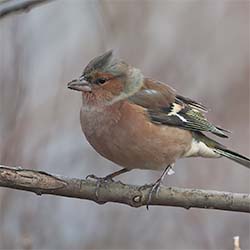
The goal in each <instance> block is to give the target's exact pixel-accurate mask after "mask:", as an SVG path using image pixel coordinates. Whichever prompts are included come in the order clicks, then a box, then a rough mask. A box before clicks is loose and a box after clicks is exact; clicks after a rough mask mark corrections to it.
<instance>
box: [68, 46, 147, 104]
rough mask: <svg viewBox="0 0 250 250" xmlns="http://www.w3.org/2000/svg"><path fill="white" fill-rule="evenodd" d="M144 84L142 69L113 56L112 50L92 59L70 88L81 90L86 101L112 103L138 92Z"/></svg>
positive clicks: (71, 83)
mask: <svg viewBox="0 0 250 250" xmlns="http://www.w3.org/2000/svg"><path fill="white" fill-rule="evenodd" d="M142 85H143V75H142V73H141V72H140V70H138V69H136V68H134V67H132V66H130V65H128V64H126V63H125V62H123V61H120V60H118V59H116V58H114V57H113V52H112V50H110V51H107V52H106V53H104V54H103V55H101V56H98V57H96V58H94V59H92V60H91V61H90V62H89V64H88V65H87V66H86V67H85V69H84V70H83V73H82V74H81V76H80V77H79V78H78V79H75V80H73V81H71V82H69V83H68V88H70V89H73V90H77V91H81V92H82V96H83V100H84V102H85V103H86V102H87V103H88V101H89V102H93V100H95V101H96V102H98V103H99V104H101V105H111V104H113V103H115V102H118V101H121V100H124V99H126V98H128V97H129V96H131V95H133V94H134V93H135V92H137V91H138V90H139V89H140V88H141V87H142Z"/></svg>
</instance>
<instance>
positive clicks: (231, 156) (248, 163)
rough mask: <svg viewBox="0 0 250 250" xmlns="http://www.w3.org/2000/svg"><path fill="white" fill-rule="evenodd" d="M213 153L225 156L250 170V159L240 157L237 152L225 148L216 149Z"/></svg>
mask: <svg viewBox="0 0 250 250" xmlns="http://www.w3.org/2000/svg"><path fill="white" fill-rule="evenodd" d="M213 151H214V152H215V153H217V154H219V155H221V156H225V157H226V158H228V159H230V160H233V161H235V162H237V163H239V164H241V165H243V166H245V167H247V168H250V159H249V158H247V157H245V156H243V155H240V154H238V153H236V152H233V151H232V150H229V149H224V148H215V149H213Z"/></svg>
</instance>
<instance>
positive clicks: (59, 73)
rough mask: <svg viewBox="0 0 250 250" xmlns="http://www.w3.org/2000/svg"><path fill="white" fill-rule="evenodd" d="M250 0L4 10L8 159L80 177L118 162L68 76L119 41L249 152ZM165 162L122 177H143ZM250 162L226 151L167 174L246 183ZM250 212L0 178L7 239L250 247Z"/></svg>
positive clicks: (218, 186) (0, 64)
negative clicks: (92, 132)
mask: <svg viewBox="0 0 250 250" xmlns="http://www.w3.org/2000/svg"><path fill="white" fill-rule="evenodd" d="M249 8H250V2H249V1H198V0H197V1H177V0H176V1H167V0H166V1H163V0H162V1H153V0H152V1H142V0H141V1H132V0H130V1H129V0H127V1H122V0H120V1H119V0H107V1H95V0H93V1H91V0H72V1H69V0H68V1H67V0H60V1H59V0H55V1H52V2H50V3H47V4H44V5H41V6H38V7H36V8H34V9H32V10H31V11H29V12H28V13H25V12H24V13H19V14H13V15H9V16H6V17H4V18H1V19H0V164H6V165H10V166H22V167H25V168H31V169H39V170H44V171H48V172H51V173H56V174H60V175H65V176H72V177H85V176H86V175H88V174H96V175H97V176H104V175H106V174H108V173H111V172H112V171H115V170H118V167H117V166H116V165H115V164H113V163H111V162H109V161H108V160H105V159H104V158H102V157H101V156H99V155H98V154H97V153H96V152H95V151H94V150H93V149H92V148H91V146H90V145H89V144H88V142H87V141H86V139H85V138H84V136H83V134H82V132H81V129H80V122H79V110H80V105H81V96H80V94H79V93H77V92H73V91H70V90H68V89H67V87H66V84H67V82H68V81H70V80H71V79H73V78H75V77H78V76H79V75H80V73H81V72H82V70H83V68H84V66H85V65H86V64H87V63H88V62H89V60H90V59H92V58H93V57H95V56H97V55H99V54H100V53H103V52H104V51H106V50H108V49H110V48H113V49H114V50H115V52H116V54H117V55H118V56H119V57H120V58H122V59H124V60H125V61H127V62H129V63H130V64H132V65H134V66H136V67H138V68H140V69H141V70H142V72H143V73H144V74H145V75H146V76H150V77H153V78H156V79H158V80H161V81H163V82H167V83H168V84H170V85H171V86H173V87H174V88H175V89H176V90H177V91H178V92H179V93H180V94H182V95H184V96H188V97H190V98H193V99H195V100H197V101H200V102H201V103H203V104H205V105H206V106H208V107H210V108H211V111H212V112H210V113H208V114H207V116H208V118H209V119H210V120H211V121H213V122H214V123H215V124H217V125H221V126H223V127H225V128H227V129H229V130H231V131H233V133H232V135H231V139H230V140H223V141H222V140H220V141H221V142H223V143H224V144H225V145H227V146H228V147H230V148H232V149H233V150H235V151H237V152H240V153H242V154H244V155H248V156H249V154H250V128H249V125H250V112H249V108H250V104H249V95H250V91H249V80H250V79H249V69H250V65H249V62H250V60H249V56H250V54H249V51H250V49H249V42H250V41H249V35H250V31H249V22H250V18H249V10H250V9H249ZM159 175H160V173H159V172H154V171H146V170H145V171H143V170H134V171H132V172H130V173H127V174H124V176H122V177H119V178H118V179H120V180H122V181H123V182H126V183H133V184H138V185H142V184H145V183H151V182H153V181H154V180H155V179H156V178H157V177H158V176H159ZM249 183H250V171H249V170H248V169H245V168H244V167H241V166H240V165H238V164H236V163H234V162H231V161H229V160H227V159H219V160H212V159H187V160H180V161H178V162H177V164H176V166H175V175H173V176H169V177H168V178H167V181H166V183H165V184H166V185H173V186H178V187H187V188H203V189H214V190H223V191H232V192H250V186H249ZM249 225H250V218H249V216H248V215H247V214H243V213H242V214H241V213H235V212H234V213H233V212H223V211H209V210H201V209H191V210H184V209H182V208H171V207H150V209H149V211H147V210H146V209H145V208H138V209H135V208H130V207H128V206H125V205H119V204H109V203H108V204H105V205H97V204H95V203H93V202H90V201H85V200H77V199H68V198H60V197H55V196H54V197H53V196H45V195H44V196H41V197H40V196H36V195H34V194H32V193H28V192H22V191H15V190H10V189H4V188H0V249H17V248H18V249H183V250H184V249H206V250H207V249H232V246H233V243H232V242H233V236H235V235H239V236H240V241H241V247H242V249H250V241H249V234H250V227H249Z"/></svg>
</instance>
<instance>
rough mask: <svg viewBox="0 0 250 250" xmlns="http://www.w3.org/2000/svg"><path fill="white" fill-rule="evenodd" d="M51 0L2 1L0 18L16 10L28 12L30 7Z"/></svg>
mask: <svg viewBox="0 0 250 250" xmlns="http://www.w3.org/2000/svg"><path fill="white" fill-rule="evenodd" d="M51 1H53V0H23V1H11V0H9V1H3V2H0V18H3V17H6V16H8V15H10V14H13V13H16V12H28V11H29V10H31V9H32V8H34V7H36V6H38V5H41V4H45V3H48V2H51Z"/></svg>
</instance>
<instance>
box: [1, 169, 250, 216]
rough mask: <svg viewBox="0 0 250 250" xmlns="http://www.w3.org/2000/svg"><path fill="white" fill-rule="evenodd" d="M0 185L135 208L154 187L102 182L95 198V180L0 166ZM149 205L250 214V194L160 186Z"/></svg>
mask: <svg viewBox="0 0 250 250" xmlns="http://www.w3.org/2000/svg"><path fill="white" fill-rule="evenodd" d="M0 186H2V187H8V188H12V189H20V190H25V191H30V192H34V193H36V194H38V195H42V194H50V195H59V196H65V197H71V198H79V199H87V200H92V201H95V202H97V203H99V204H104V203H106V202H116V203H122V204H127V205H130V206H132V207H140V206H144V205H146V204H147V201H148V196H149V192H150V190H151V187H150V186H149V185H148V186H147V185H146V186H143V187H140V186H135V185H126V184H123V183H121V182H120V181H118V182H111V181H110V182H102V183H101V184H100V186H99V188H98V199H97V197H96V182H95V181H90V180H85V179H78V178H68V177H63V176H59V175H52V174H48V173H46V172H42V171H36V170H30V169H23V168H21V167H9V166H3V165H0ZM148 205H162V206H175V207H183V208H186V209H189V208H191V207H196V208H206V209H219V210H227V211H237V212H245V213H250V195H249V194H240V193H230V192H219V191H211V190H200V189H186V188H177V187H163V186H162V187H161V188H160V190H159V192H158V193H157V195H155V194H153V195H152V199H151V201H150V203H149V204H148Z"/></svg>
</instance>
